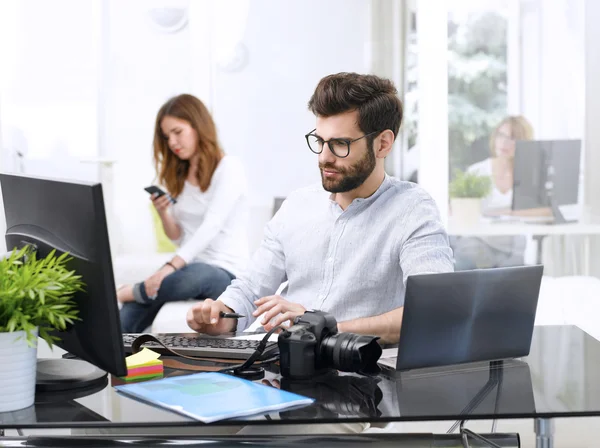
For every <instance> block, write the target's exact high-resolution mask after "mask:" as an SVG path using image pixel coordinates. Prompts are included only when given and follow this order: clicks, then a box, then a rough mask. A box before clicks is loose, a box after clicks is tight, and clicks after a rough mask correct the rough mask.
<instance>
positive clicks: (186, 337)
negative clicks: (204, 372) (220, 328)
mask: <svg viewBox="0 0 600 448" xmlns="http://www.w3.org/2000/svg"><path fill="white" fill-rule="evenodd" d="M138 336H140V335H139V334H132V333H126V334H123V345H124V346H125V352H127V353H131V345H132V344H133V342H134V341H135V339H136V338H137V337H138ZM153 336H154V337H155V338H156V339H158V340H159V341H161V342H162V343H163V344H165V345H166V346H167V347H169V348H170V349H171V350H174V351H175V352H177V353H180V354H182V355H186V356H198V357H203V358H224V359H247V358H249V357H250V355H252V353H254V351H255V350H256V348H258V344H260V341H254V340H247V339H228V338H224V337H212V336H206V335H201V334H196V333H189V334H188V333H186V334H154V335H153ZM143 347H148V348H150V349H152V350H153V351H155V352H157V353H160V354H162V355H172V353H170V352H169V351H168V350H166V349H165V348H164V347H163V346H161V345H160V344H157V343H156V342H145V343H144V344H143ZM277 352H278V346H277V343H276V342H268V343H267V346H266V347H265V351H264V352H263V354H262V356H261V357H260V358H259V359H266V358H271V357H272V356H274V355H275V354H276V353H277Z"/></svg>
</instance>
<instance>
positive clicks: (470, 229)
mask: <svg viewBox="0 0 600 448" xmlns="http://www.w3.org/2000/svg"><path fill="white" fill-rule="evenodd" d="M448 235H455V236H500V235H524V236H532V237H533V239H534V240H536V241H537V260H536V262H537V263H541V262H542V241H543V239H544V238H545V237H547V236H569V235H580V236H583V237H584V239H583V258H584V260H583V262H584V265H583V266H584V267H583V270H584V272H583V273H584V275H589V273H590V256H591V254H590V237H591V236H593V235H600V224H584V223H571V224H526V223H523V222H515V221H507V222H490V221H487V220H482V221H481V222H479V223H478V224H475V225H471V226H468V225H462V224H460V223H457V222H455V221H453V220H452V218H450V220H449V221H448Z"/></svg>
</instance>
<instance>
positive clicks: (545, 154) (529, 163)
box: [512, 140, 581, 222]
mask: <svg viewBox="0 0 600 448" xmlns="http://www.w3.org/2000/svg"><path fill="white" fill-rule="evenodd" d="M580 160H581V140H524V141H517V142H516V150H515V160H514V177H513V202H512V209H513V210H525V209H532V208H551V209H552V212H553V215H554V220H555V221H557V222H564V221H565V220H567V219H565V216H563V212H562V211H561V209H562V210H564V206H567V205H573V206H576V204H577V203H578V199H579V172H580ZM568 220H571V219H568Z"/></svg>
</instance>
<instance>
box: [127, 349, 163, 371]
mask: <svg viewBox="0 0 600 448" xmlns="http://www.w3.org/2000/svg"><path fill="white" fill-rule="evenodd" d="M159 357H160V354H159V353H156V352H153V351H152V350H150V349H148V348H146V347H144V348H143V349H142V350H141V351H139V352H137V353H135V354H133V355H129V356H128V357H127V358H125V362H126V363H127V368H131V367H134V366H139V365H142V364H146V363H148V362H152V361H154V360H156V359H158V358H159Z"/></svg>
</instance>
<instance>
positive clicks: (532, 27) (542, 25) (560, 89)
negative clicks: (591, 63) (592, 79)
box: [520, 0, 585, 139]
mask: <svg viewBox="0 0 600 448" xmlns="http://www.w3.org/2000/svg"><path fill="white" fill-rule="evenodd" d="M583 3H584V2H583V0H554V1H552V2H546V1H543V0H535V1H532V0H529V1H523V2H522V10H521V42H522V48H521V58H520V67H521V86H520V93H521V110H520V113H522V114H523V115H525V116H526V117H527V118H528V119H529V120H530V121H531V123H532V125H533V128H534V132H535V136H536V138H543V139H552V138H582V137H583V121H584V120H583V117H584V98H585V76H584V62H585V55H584V23H583V22H584V13H583Z"/></svg>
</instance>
